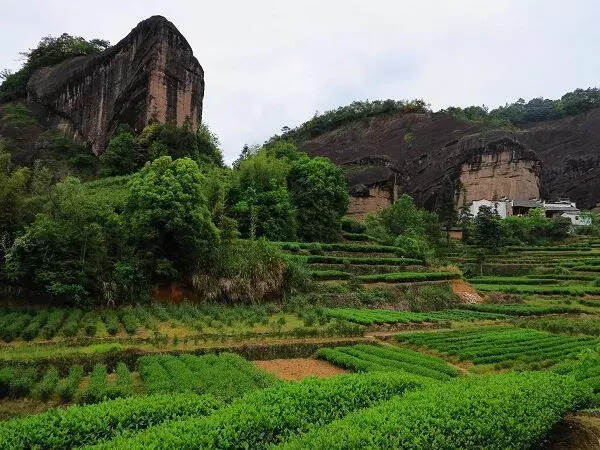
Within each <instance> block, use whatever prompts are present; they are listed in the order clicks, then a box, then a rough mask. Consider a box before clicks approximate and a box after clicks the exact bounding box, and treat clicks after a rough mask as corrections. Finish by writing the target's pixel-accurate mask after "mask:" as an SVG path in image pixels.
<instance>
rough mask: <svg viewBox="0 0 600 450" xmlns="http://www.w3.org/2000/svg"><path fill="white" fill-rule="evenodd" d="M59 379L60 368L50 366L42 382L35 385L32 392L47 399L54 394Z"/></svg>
mask: <svg viewBox="0 0 600 450" xmlns="http://www.w3.org/2000/svg"><path fill="white" fill-rule="evenodd" d="M58 380H59V376H58V369H57V368H56V367H50V368H49V369H48V370H46V373H45V374H44V376H43V377H42V379H41V380H40V382H39V383H38V384H37V385H36V386H35V388H34V390H33V392H32V393H33V395H34V396H35V397H39V398H40V399H42V400H47V399H48V398H49V397H50V396H51V395H53V394H54V392H55V390H56V385H57V384H58Z"/></svg>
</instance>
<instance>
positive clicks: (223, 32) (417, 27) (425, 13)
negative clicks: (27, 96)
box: [0, 0, 600, 162]
mask: <svg viewBox="0 0 600 450" xmlns="http://www.w3.org/2000/svg"><path fill="white" fill-rule="evenodd" d="M0 4H1V9H0V10H1V11H2V16H1V17H0V69H1V68H10V69H13V70H14V69H18V68H19V66H20V61H19V59H18V52H19V51H22V50H24V49H27V48H30V47H32V46H35V45H36V44H37V42H38V41H39V40H40V38H41V37H43V36H47V35H52V36H57V35H59V34H61V33H63V32H67V33H69V34H72V35H78V36H84V37H86V38H90V39H91V38H103V39H108V40H109V41H110V42H111V43H116V42H118V41H119V40H120V39H121V38H123V37H124V36H125V35H126V34H127V33H128V32H129V31H130V30H131V28H133V27H134V26H135V25H136V24H137V23H138V22H139V21H141V20H143V19H145V18H147V17H149V16H151V15H155V14H160V15H164V16H165V17H167V18H168V19H169V20H171V21H172V22H173V23H174V24H175V25H176V26H177V27H178V28H179V30H180V31H181V32H182V33H183V35H184V36H185V37H186V38H187V40H188V41H189V43H190V45H191V46H192V48H193V50H194V54H195V55H196V57H197V58H198V60H199V61H200V64H202V67H203V68H204V72H205V81H206V91H205V97H204V112H203V119H204V120H205V122H206V123H208V125H209V126H210V127H211V129H212V130H213V131H214V132H215V133H217V135H218V136H219V138H220V140H221V143H222V146H223V151H224V154H225V159H226V161H228V162H231V161H232V160H234V159H235V158H236V157H237V155H238V154H239V152H240V149H241V147H242V146H243V144H244V143H248V144H259V143H262V142H263V141H264V140H265V139H267V138H268V137H270V136H271V135H273V134H274V133H276V132H278V131H279V130H280V129H281V127H282V126H284V125H287V126H290V127H293V126H296V125H298V124H299V123H301V122H303V121H305V120H307V119H309V118H310V117H311V116H312V115H313V114H314V112H315V111H325V110H328V109H331V108H334V107H336V106H340V105H345V104H348V103H350V102H352V101H353V100H365V99H369V100H374V99H385V98H392V99H413V98H422V99H423V100H425V101H426V102H428V103H429V104H431V106H432V108H433V109H434V110H437V109H440V108H444V107H446V106H450V105H458V106H467V105H472V104H476V105H481V104H485V105H488V106H490V107H495V106H498V105H501V104H504V103H506V102H511V101H514V100H516V99H517V98H519V97H523V98H525V99H529V98H532V97H539V96H543V97H547V98H558V97H560V96H561V95H562V94H563V93H565V92H567V91H570V90H573V89H575V88H578V87H581V88H587V87H593V86H600V58H599V57H598V54H599V50H600V27H599V26H598V23H599V21H600V1H599V0H573V1H570V2H567V1H565V0H560V1H555V0H539V1H538V0H514V1H512V0H505V1H502V0H493V1H492V0H489V1H488V0H473V1H471V0H452V1H448V0H439V1H433V0H418V1H405V0H395V1H393V0H390V1H383V0H380V1H378V0H363V1H354V0H316V1H313V0H302V1H294V2H291V1H286V0H269V1H261V0H254V1H247V0H245V1H227V0H219V1H212V2H208V1H201V0H196V1H169V0H160V1H154V0H144V1H142V0H126V1H123V0H119V1H113V0H102V1H98V0H95V1H87V0H78V1H61V0H47V1H41V0H40V1H32V0H0Z"/></svg>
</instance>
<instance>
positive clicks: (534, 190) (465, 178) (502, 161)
mask: <svg viewBox="0 0 600 450" xmlns="http://www.w3.org/2000/svg"><path fill="white" fill-rule="evenodd" d="M539 174H540V162H539V161H537V160H534V159H529V158H519V157H517V153H516V152H514V151H503V152H499V153H492V154H483V155H481V158H480V159H479V160H478V161H477V162H475V163H472V162H468V163H465V164H463V165H462V167H461V171H460V175H459V180H460V194H459V200H458V205H459V206H463V205H466V204H469V203H472V202H473V201H475V200H483V199H488V200H491V199H500V198H502V197H507V198H510V199H512V200H530V199H537V198H540V178H539Z"/></svg>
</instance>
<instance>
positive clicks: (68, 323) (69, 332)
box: [61, 309, 83, 337]
mask: <svg viewBox="0 0 600 450" xmlns="http://www.w3.org/2000/svg"><path fill="white" fill-rule="evenodd" d="M82 316H83V311H81V310H80V309H73V310H71V312H70V313H69V315H68V316H67V318H66V319H65V323H64V324H63V326H62V329H61V332H62V335H63V336H65V337H73V336H75V335H76V334H77V332H78V331H79V328H80V325H81V318H82Z"/></svg>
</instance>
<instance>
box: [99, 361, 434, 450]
mask: <svg viewBox="0 0 600 450" xmlns="http://www.w3.org/2000/svg"><path fill="white" fill-rule="evenodd" d="M426 383H428V381H427V379H425V378H423V377H418V376H414V375H409V374H396V373H373V374H364V375H363V374H358V375H348V376H341V377H334V378H330V379H316V378H313V379H308V380H305V381H302V382H300V383H289V384H284V385H282V386H278V387H274V388H269V389H265V390H262V391H258V392H254V393H251V394H248V395H246V396H245V397H243V398H241V399H240V400H237V401H234V402H233V403H232V404H230V405H229V406H227V407H224V408H221V409H220V410H218V411H216V412H215V413H213V414H212V415H210V416H208V417H205V418H202V417H201V418H192V419H188V420H182V421H177V422H172V423H166V424H163V425H159V426H156V427H152V428H149V429H148V430H147V431H146V432H143V433H140V434H138V435H135V436H133V437H130V438H127V437H125V438H123V439H115V440H113V441H110V442H108V443H107V444H106V448H128V449H132V448H146V447H148V446H153V447H159V448H174V447H189V446H196V447H202V448H222V447H227V446H229V445H231V443H233V442H235V444H234V445H235V446H236V447H240V448H255V449H260V448H267V447H268V446H269V445H272V444H277V443H280V442H282V441H284V440H286V439H287V438H289V436H290V435H292V434H295V433H302V432H306V431H308V430H309V429H310V428H311V427H313V426H315V425H324V424H327V423H329V422H332V421H334V420H336V419H339V418H341V417H343V416H344V415H346V414H348V413H349V412H352V411H356V410H358V409H361V408H365V407H367V406H370V405H373V404H374V403H377V402H381V401H384V400H388V399H390V398H391V397H392V396H394V395H399V394H402V393H404V392H406V391H409V390H412V389H415V388H418V387H421V386H423V385H424V384H426Z"/></svg>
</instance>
